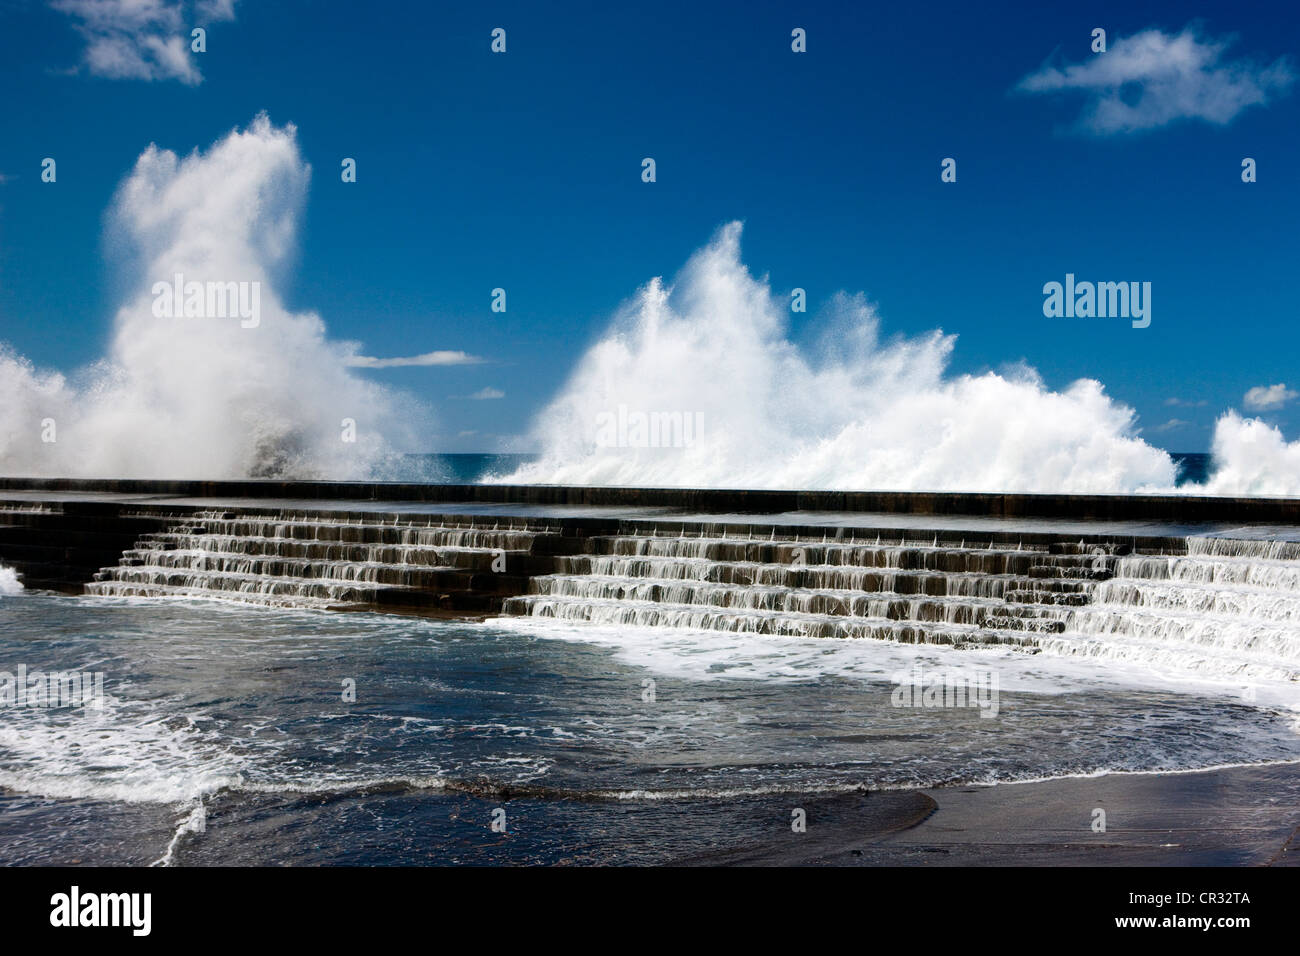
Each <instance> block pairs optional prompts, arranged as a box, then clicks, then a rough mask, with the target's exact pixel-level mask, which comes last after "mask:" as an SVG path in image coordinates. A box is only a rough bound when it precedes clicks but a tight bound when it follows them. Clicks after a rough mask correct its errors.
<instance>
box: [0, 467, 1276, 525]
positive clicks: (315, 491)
mask: <svg viewBox="0 0 1300 956" xmlns="http://www.w3.org/2000/svg"><path fill="white" fill-rule="evenodd" d="M0 491H29V492H73V493H83V494H93V493H101V494H131V495H174V496H178V497H186V498H265V499H284V498H287V499H299V500H318V501H330V500H334V501H340V500H349V501H393V502H395V501H408V502H437V501H444V502H449V503H451V502H456V503H483V504H489V503H490V504H529V505H567V506H585V507H623V508H635V507H646V508H665V507H667V508H675V509H680V510H683V511H689V512H692V513H700V514H780V513H784V512H790V511H810V512H819V511H820V512H874V513H881V514H914V515H982V516H987V517H997V518H1082V519H1095V520H1145V521H1167V522H1174V523H1188V524H1190V523H1197V522H1208V521H1234V522H1243V523H1245V522H1249V523H1257V524H1292V525H1295V524H1300V498H1280V497H1279V498H1219V497H1206V496H1192V495H1023V494H966V493H952V492H898V491H847V492H842V491H752V490H742V489H703V488H609V487H586V486H576V485H431V484H406V483H398V482H347V481H269V480H240V481H155V480H142V479H83V478H0Z"/></svg>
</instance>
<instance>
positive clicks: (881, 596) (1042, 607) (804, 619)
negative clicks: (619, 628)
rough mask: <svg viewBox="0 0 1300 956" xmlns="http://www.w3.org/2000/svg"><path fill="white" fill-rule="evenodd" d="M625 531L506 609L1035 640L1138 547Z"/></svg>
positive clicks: (628, 620) (893, 635)
mask: <svg viewBox="0 0 1300 956" xmlns="http://www.w3.org/2000/svg"><path fill="white" fill-rule="evenodd" d="M862 534H863V532H861V531H856V532H849V533H847V534H842V535H841V537H838V538H832V537H830V536H829V535H826V536H824V537H823V538H820V539H818V538H808V537H790V538H787V539H784V540H781V539H778V538H777V536H776V532H775V531H772V532H771V533H770V535H769V536H768V537H766V538H761V537H755V536H754V534H753V532H752V531H750V532H747V533H746V534H744V535H741V534H739V533H726V532H722V533H719V532H716V531H715V532H711V533H705V534H700V535H696V536H692V535H690V534H688V533H686V532H685V531H684V530H683V531H681V532H678V533H676V534H673V533H671V532H670V533H666V534H660V533H653V534H626V533H625V534H620V535H613V536H601V537H593V538H590V539H588V541H587V542H586V549H585V550H586V553H583V554H575V555H569V556H563V557H558V558H557V559H556V561H557V573H555V574H550V575H544V576H539V577H535V578H533V579H532V581H531V582H530V585H529V593H528V594H526V595H521V596H519V597H515V598H509V599H507V600H506V602H505V607H504V611H505V613H507V614H523V615H530V616H534V617H547V618H556V619H560V620H566V621H584V622H590V623H595V624H607V625H637V626H651V627H653V626H669V627H692V628H707V629H717V630H727V631H742V632H752V633H758V634H777V635H793V636H804V637H865V638H878V639H885V640H894V641H902V642H907V643H937V644H956V645H960V644H972V643H987V642H997V643H1029V641H1028V635H1033V634H1054V633H1060V632H1061V631H1063V630H1064V629H1065V621H1066V615H1067V612H1068V610H1069V609H1070V608H1073V607H1078V606H1080V605H1083V604H1085V603H1087V601H1088V600H1089V595H1090V588H1091V587H1092V586H1093V585H1094V584H1095V583H1096V582H1098V581H1104V580H1107V579H1108V578H1110V577H1111V576H1112V574H1113V569H1114V566H1115V562H1116V560H1117V559H1118V558H1119V557H1120V556H1121V555H1124V554H1127V553H1129V552H1130V551H1131V545H1129V544H1117V543H1113V542H1109V543H1085V542H1043V543H1028V542H1024V541H1020V542H1014V543H1012V542H1001V541H993V540H984V541H970V542H967V541H965V540H960V541H949V540H943V541H941V540H940V539H939V537H938V535H937V534H934V535H933V536H932V537H929V538H926V539H921V540H918V539H916V538H915V537H912V538H908V537H906V536H904V537H902V538H900V537H898V532H896V531H895V532H893V533H892V537H891V536H888V535H887V533H885V532H880V533H877V534H876V535H875V537H869V538H864V537H863V536H862Z"/></svg>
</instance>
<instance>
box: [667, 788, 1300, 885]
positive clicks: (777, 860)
mask: <svg viewBox="0 0 1300 956" xmlns="http://www.w3.org/2000/svg"><path fill="white" fill-rule="evenodd" d="M804 809H806V811H807V819H808V826H807V831H806V832H804V833H794V832H787V833H783V834H781V835H779V836H774V837H773V839H772V840H771V841H770V842H767V843H765V844H763V845H754V846H749V847H739V848H732V849H728V850H720V851H716V852H712V853H707V854H701V855H698V856H692V857H690V858H686V859H682V860H679V861H678V862H679V863H680V864H683V865H703V866H719V865H741V866H744V865H750V866H753V865H758V866H764V865H767V866H808V865H827V866H1151V867H1161V866H1296V865H1300V765H1297V764H1285V765H1277V766H1271V767H1248V768H1230V769H1224V770H1208V771H1200V772H1196V773H1179V774H1110V775H1106V776H1102V777H1093V778H1086V779H1080V778H1069V779H1059V780H1050V781H1042V782H1035V783H1022V784H1003V785H1000V786H995V787H960V788H937V789H933V790H926V791H918V792H893V793H891V792H885V793H871V794H862V795H849V796H844V797H834V798H829V799H818V800H809V801H807V802H806V803H805V804H804ZM1097 809H1101V810H1104V811H1105V831H1104V832H1095V831H1094V829H1093V821H1094V818H1096V819H1100V818H1099V817H1096V815H1095V813H1094V811H1095V810H1097Z"/></svg>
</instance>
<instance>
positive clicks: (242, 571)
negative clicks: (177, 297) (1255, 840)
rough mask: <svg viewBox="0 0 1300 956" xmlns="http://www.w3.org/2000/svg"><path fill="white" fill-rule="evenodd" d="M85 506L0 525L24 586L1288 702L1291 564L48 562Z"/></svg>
mask: <svg viewBox="0 0 1300 956" xmlns="http://www.w3.org/2000/svg"><path fill="white" fill-rule="evenodd" d="M89 507H90V506H89V505H85V506H78V508H75V509H74V508H72V507H71V506H64V507H56V506H50V507H48V508H44V507H43V508H35V507H29V506H25V505H24V506H21V507H20V506H18V505H14V506H12V507H10V508H8V509H6V510H5V515H7V517H3V516H0V517H3V520H0V559H3V560H11V561H13V560H14V559H18V563H17V564H16V565H15V566H17V567H18V569H19V571H20V574H21V573H26V575H27V576H28V578H29V579H31V580H33V581H34V582H36V583H40V581H42V580H44V579H42V577H41V576H42V575H46V576H47V577H48V579H49V580H51V581H54V580H55V579H56V578H60V576H62V578H61V579H62V580H64V581H69V580H75V578H74V575H75V574H77V573H80V572H79V571H77V569H76V568H75V567H74V568H72V569H71V570H62V568H63V565H62V564H61V563H60V562H65V561H71V560H72V559H73V558H75V559H76V562H80V563H81V564H84V563H85V562H86V561H87V560H90V557H89V556H91V555H93V556H98V555H99V554H101V553H106V554H107V553H111V554H112V559H111V560H116V562H117V563H116V564H110V563H109V562H108V561H104V562H101V563H100V564H99V567H100V568H101V570H99V571H98V572H97V573H94V574H93V579H92V580H90V582H89V583H88V584H86V585H85V590H86V592H87V593H90V594H94V595H104V596H120V597H189V598H193V597H208V598H221V599H227V600H237V601H244V602H251V603H257V604H268V605H277V606H292V607H317V608H343V609H363V608H365V609H378V610H384V611H398V612H404V613H432V614H442V613H450V614H458V615H463V614H471V615H486V614H496V613H502V614H506V615H515V616H518V615H523V616H529V617H534V618H543V619H551V620H559V621H565V622H572V623H575V624H592V625H605V626H619V627H623V626H637V627H673V628H694V629H701V630H720V631H731V632H743V633H754V634H766V635H785V636H792V637H809V638H867V639H876V640H887V641H898V642H905V643H914V644H941V645H950V646H956V647H963V646H979V645H1007V646H1011V647H1014V648H1018V649H1021V650H1024V651H1027V652H1032V653H1037V652H1048V653H1052V654H1062V655H1071V656H1082V657H1091V658H1097V659H1102V660H1117V661H1127V662H1133V663H1138V664H1148V665H1151V666H1155V667H1158V668H1160V669H1162V670H1165V669H1173V670H1176V671H1180V672H1188V673H1191V674H1194V675H1197V676H1203V677H1209V678H1213V679H1220V680H1230V681H1245V682H1249V681H1254V680H1277V681H1283V682H1297V681H1300V544H1295V543H1287V542H1276V541H1245V540H1236V539H1228V538H1210V537H1192V538H1126V539H1107V538H1104V537H1100V536H1093V537H1091V538H1090V539H1085V540H1064V539H1063V536H1056V535H1052V534H1050V533H1048V532H1046V531H1039V532H1035V533H1033V534H1026V536H1025V538H1026V540H1016V539H1015V538H1013V537H1011V536H1010V535H1009V534H1008V533H1005V532H1004V533H998V534H985V535H984V536H983V537H982V539H980V540H973V539H972V540H965V539H962V538H961V537H959V533H957V532H953V531H951V530H949V531H926V532H921V531H909V532H906V533H904V534H902V536H901V537H900V532H899V531H897V530H893V531H892V532H889V531H883V530H881V531H875V530H872V531H867V530H866V529H862V528H857V529H849V528H845V529H838V530H835V531H826V532H820V533H817V534H815V535H814V533H813V532H812V531H811V529H807V528H791V527H783V526H779V525H778V526H770V525H769V526H762V527H752V528H746V527H744V526H737V525H725V524H717V523H713V524H708V523H701V522H674V523H671V524H670V523H664V524H663V525H657V524H655V525H652V524H651V523H650V522H648V521H641V520H615V519H610V520H603V519H602V520H597V519H573V518H545V519H542V518H536V519H523V518H494V517H485V516H482V515H478V516H471V515H423V514H419V515H405V514H391V513H389V514H384V513H351V512H339V511H325V510H319V511H317V510H296V511H295V510H280V509H274V508H258V509H248V508H239V509H231V510H195V509H183V508H171V509H160V508H148V507H144V508H136V509H132V508H122V509H120V510H116V511H113V512H111V513H105V514H96V515H95V516H94V521H95V522H96V524H95V527H96V528H97V529H98V530H97V531H96V532H95V533H94V534H90V535H86V534H83V535H82V537H83V538H86V537H89V538H93V539H94V540H95V542H97V543H96V544H95V545H94V547H95V548H96V549H101V548H102V552H101V550H87V547H86V546H85V545H82V546H81V548H80V549H73V548H71V547H65V546H66V545H68V544H69V542H65V541H64V540H63V537H60V536H73V535H75V532H74V531H73V530H70V529H71V527H72V526H73V524H75V523H76V522H81V523H83V524H84V523H85V522H87V521H88V520H90V519H89V518H88V517H87V514H88V512H85V509H86V508H89ZM142 528H143V529H146V530H145V531H144V532H141V531H140V530H139V529H142ZM124 535H125V536H127V544H125V545H124V544H119V543H118V542H120V541H121V539H122V537H123V536H124ZM51 536H53V537H51ZM101 539H102V540H101ZM69 541H70V539H69ZM123 549H124V550H123ZM23 561H26V562H27V563H26V564H23V563H21V562H23ZM74 563H75V562H74ZM105 565H108V566H105ZM90 577H91V572H90V571H86V572H85V577H83V578H81V580H83V581H84V580H86V578H90ZM77 586H78V587H79V586H80V585H77Z"/></svg>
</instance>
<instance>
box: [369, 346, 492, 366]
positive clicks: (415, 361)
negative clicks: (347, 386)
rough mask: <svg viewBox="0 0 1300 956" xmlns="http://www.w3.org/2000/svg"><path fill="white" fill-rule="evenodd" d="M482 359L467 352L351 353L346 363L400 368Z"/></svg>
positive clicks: (466, 363) (468, 362)
mask: <svg viewBox="0 0 1300 956" xmlns="http://www.w3.org/2000/svg"><path fill="white" fill-rule="evenodd" d="M482 361H483V360H482V359H481V358H479V357H478V356H477V355H470V354H469V353H468V352H453V351H446V350H444V351H440V352H425V353H424V354H423V355H404V356H398V357H397V358H374V357H373V356H370V355H353V356H351V357H350V358H349V359H348V364H349V365H351V366H353V367H355V368H400V367H405V366H410V365H477V364H478V363H479V362H482Z"/></svg>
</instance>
